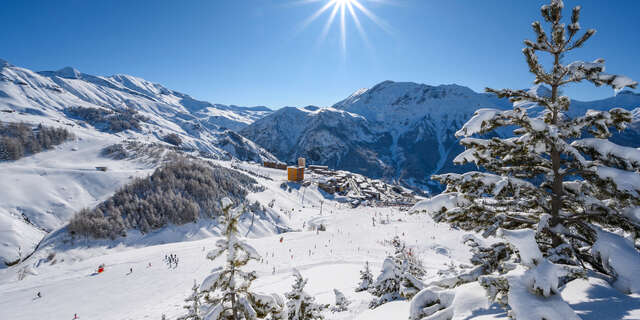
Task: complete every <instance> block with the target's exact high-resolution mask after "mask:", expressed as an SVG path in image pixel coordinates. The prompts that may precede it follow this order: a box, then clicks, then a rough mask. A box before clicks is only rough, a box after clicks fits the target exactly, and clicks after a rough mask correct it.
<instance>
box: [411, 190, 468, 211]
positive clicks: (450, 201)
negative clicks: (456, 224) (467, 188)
mask: <svg viewBox="0 0 640 320" xmlns="http://www.w3.org/2000/svg"><path fill="white" fill-rule="evenodd" d="M465 202H466V200H465V199H464V198H462V197H460V196H459V195H458V194H457V193H441V194H438V195H435V196H433V197H431V198H429V199H426V200H422V201H420V202H418V203H416V204H415V205H414V206H413V207H412V208H411V209H410V210H409V212H412V213H419V212H425V213H427V214H433V213H437V212H440V211H442V209H443V208H444V209H446V210H450V209H453V208H457V207H460V204H461V203H465Z"/></svg>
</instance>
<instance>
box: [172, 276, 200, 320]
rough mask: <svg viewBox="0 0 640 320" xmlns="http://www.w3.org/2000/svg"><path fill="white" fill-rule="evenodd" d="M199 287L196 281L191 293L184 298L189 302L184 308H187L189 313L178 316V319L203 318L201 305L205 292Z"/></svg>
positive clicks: (198, 319)
mask: <svg viewBox="0 0 640 320" xmlns="http://www.w3.org/2000/svg"><path fill="white" fill-rule="evenodd" d="M199 289H200V286H199V285H198V284H197V283H196V282H195V281H194V282H193V287H192V288H191V295H190V296H189V297H187V298H186V299H184V301H185V302H186V303H187V305H186V306H184V308H185V309H187V314H185V315H183V316H181V317H178V319H177V320H202V316H201V315H200V306H201V300H202V296H203V293H202V292H201V291H200V290H199Z"/></svg>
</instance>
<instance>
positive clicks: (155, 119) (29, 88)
mask: <svg viewBox="0 0 640 320" xmlns="http://www.w3.org/2000/svg"><path fill="white" fill-rule="evenodd" d="M76 107H81V108H94V109H95V108H98V109H102V110H106V111H104V112H113V111H115V112H123V111H126V110H134V111H135V112H137V114H138V115H139V116H140V117H141V118H142V119H144V120H143V121H142V125H141V128H140V130H137V131H136V132H132V131H128V132H122V133H118V135H120V136H127V137H130V138H134V139H141V138H142V139H146V140H149V141H161V140H162V138H163V137H164V136H165V135H167V134H169V133H175V134H177V135H179V136H180V137H181V139H182V141H183V144H182V147H184V148H191V149H196V150H200V151H203V152H206V153H207V154H209V155H210V156H212V157H216V158H229V157H237V156H238V155H243V156H244V157H243V159H248V160H254V161H260V160H262V159H271V160H273V159H275V158H274V157H273V156H272V155H271V154H269V153H268V152H267V151H265V150H263V149H261V148H259V147H257V146H256V145H255V144H252V143H251V142H250V141H248V140H246V139H244V138H241V137H239V136H237V135H234V134H233V133H231V131H229V130H228V129H233V130H237V129H240V128H242V127H244V126H246V125H248V124H249V123H251V122H253V121H255V120H256V119H258V118H261V117H263V116H264V115H266V114H268V113H270V110H269V109H267V108H265V107H254V108H245V107H238V106H226V105H214V104H210V103H208V102H204V101H198V100H195V99H193V98H191V97H190V96H188V95H186V94H183V93H180V92H176V91H173V90H170V89H167V88H165V87H163V86H161V85H159V84H155V83H151V82H149V81H146V80H144V79H141V78H137V77H133V76H128V75H115V76H111V77H101V76H93V75H88V74H84V73H81V72H79V71H78V70H76V69H73V68H69V67H67V68H63V69H61V70H58V71H44V72H38V73H36V72H32V71H30V70H28V69H25V68H20V67H16V66H13V65H11V64H9V63H7V62H2V64H0V110H2V111H4V112H5V113H8V112H12V111H14V117H13V118H14V119H13V120H14V121H16V120H21V119H20V118H21V117H20V116H21V115H34V116H41V117H42V118H49V119H55V120H57V121H59V122H60V121H62V122H65V123H67V124H68V125H70V126H71V125H82V126H87V124H86V123H85V122H84V121H82V120H83V119H79V118H74V117H73V116H71V115H70V113H69V108H76ZM5 113H3V119H2V120H5ZM7 117H8V116H7ZM8 120H9V119H7V120H5V121H8ZM39 121H41V120H40V119H35V121H34V123H38V122H39ZM96 129H100V128H96ZM222 146H224V148H222Z"/></svg>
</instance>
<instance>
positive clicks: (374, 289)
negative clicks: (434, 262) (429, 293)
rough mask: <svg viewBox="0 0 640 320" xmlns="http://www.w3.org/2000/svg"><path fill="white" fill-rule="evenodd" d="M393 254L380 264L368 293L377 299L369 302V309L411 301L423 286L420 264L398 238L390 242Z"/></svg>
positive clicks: (422, 270)
mask: <svg viewBox="0 0 640 320" xmlns="http://www.w3.org/2000/svg"><path fill="white" fill-rule="evenodd" d="M391 244H392V246H393V249H394V254H393V255H390V256H387V257H386V258H385V260H384V262H383V263H382V270H381V271H380V275H378V277H377V278H376V280H375V282H374V283H372V285H371V286H370V287H369V292H370V293H371V294H373V295H374V296H376V297H378V298H376V299H374V300H372V301H371V303H370V304H369V307H370V308H376V307H378V306H380V305H382V304H385V303H387V302H389V301H394V300H399V299H403V298H404V299H411V298H412V297H413V296H414V295H415V294H416V293H418V291H420V290H421V289H422V288H423V287H424V284H423V283H422V278H423V277H424V275H425V271H424V268H423V266H422V262H421V261H420V260H419V259H417V258H416V257H415V255H414V254H412V253H411V251H409V250H408V249H407V247H406V244H405V243H404V241H402V240H400V238H399V237H398V236H396V237H394V238H393V239H392V240H391Z"/></svg>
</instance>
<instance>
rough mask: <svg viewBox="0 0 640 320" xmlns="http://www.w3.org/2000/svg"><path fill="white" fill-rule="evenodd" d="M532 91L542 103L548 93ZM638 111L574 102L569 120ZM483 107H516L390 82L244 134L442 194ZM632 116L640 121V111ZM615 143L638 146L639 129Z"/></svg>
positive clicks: (633, 99)
mask: <svg viewBox="0 0 640 320" xmlns="http://www.w3.org/2000/svg"><path fill="white" fill-rule="evenodd" d="M533 90H538V91H539V92H538V94H540V95H543V94H545V92H544V91H545V90H546V88H544V87H536V88H534V89H533ZM638 106H640V95H639V94H636V93H633V92H631V91H623V92H621V93H619V94H618V95H617V96H614V97H611V98H607V99H603V100H598V101H591V102H582V101H573V102H572V107H571V108H572V109H571V113H573V114H579V113H583V112H584V111H586V110H587V109H610V108H613V107H624V108H627V109H630V110H633V109H634V108H636V107H638ZM480 107H491V108H499V109H506V108H511V103H510V102H509V101H507V100H505V99H498V98H496V97H495V96H493V95H490V94H486V93H477V92H474V91H473V90H471V89H469V88H467V87H463V86H458V85H440V86H428V85H424V84H417V83H409V82H392V81H385V82H382V83H379V84H377V85H375V86H374V87H372V88H370V89H361V90H358V91H356V92H355V93H354V94H352V95H351V96H349V97H348V98H346V99H344V100H342V101H340V102H338V103H336V104H334V105H333V106H332V107H330V108H317V107H305V108H282V109H280V110H277V111H275V112H273V113H271V114H269V115H267V116H265V117H264V118H262V119H259V120H257V121H255V122H254V123H252V124H251V125H249V126H247V127H245V128H244V129H241V130H240V133H241V134H242V135H244V136H245V137H247V138H248V139H250V140H252V141H254V142H256V143H257V144H258V145H261V146H262V147H264V148H265V149H267V150H269V151H270V152H271V153H273V154H274V155H276V156H277V157H278V158H279V159H281V160H284V161H288V162H293V161H294V160H295V159H296V158H297V157H306V158H308V162H309V163H316V164H323V165H328V166H330V167H334V168H341V169H345V170H349V171H353V172H358V173H362V174H365V175H368V176H370V177H374V178H383V179H386V180H390V181H397V182H400V183H403V184H405V185H407V186H409V187H414V188H418V189H422V190H425V191H429V192H438V191H439V190H440V186H439V185H437V184H435V183H434V182H432V181H430V179H429V177H430V176H431V175H432V174H437V173H443V172H462V171H466V170H469V167H468V166H456V165H453V162H452V160H453V158H454V157H455V156H456V155H457V154H459V153H460V152H462V151H463V149H462V147H461V146H460V145H459V144H458V141H457V139H456V138H455V136H454V133H455V132H456V131H457V130H458V129H459V128H460V127H461V126H462V124H464V123H465V122H466V121H467V120H468V119H469V118H470V117H471V116H472V115H473V113H474V112H475V110H476V109H478V108H480ZM634 112H635V115H636V119H638V120H640V109H635V111H634ZM503 134H508V132H503ZM614 140H616V141H617V142H619V143H622V144H624V145H629V146H635V147H638V146H640V122H637V123H634V125H633V126H632V127H631V128H630V130H627V131H625V132H623V133H620V134H616V136H615V137H614Z"/></svg>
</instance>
